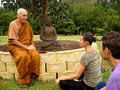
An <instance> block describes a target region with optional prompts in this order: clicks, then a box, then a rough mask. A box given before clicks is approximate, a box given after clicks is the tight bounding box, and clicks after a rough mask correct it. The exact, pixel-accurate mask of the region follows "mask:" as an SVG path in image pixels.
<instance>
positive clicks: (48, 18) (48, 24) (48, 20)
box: [45, 16, 51, 26]
mask: <svg viewBox="0 0 120 90" xmlns="http://www.w3.org/2000/svg"><path fill="white" fill-rule="evenodd" d="M45 25H46V26H51V18H50V17H49V16H46V17H45Z"/></svg>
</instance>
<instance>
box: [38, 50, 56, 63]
mask: <svg viewBox="0 0 120 90" xmlns="http://www.w3.org/2000/svg"><path fill="white" fill-rule="evenodd" d="M40 60H41V63H54V62H56V53H55V52H48V53H46V54H40Z"/></svg>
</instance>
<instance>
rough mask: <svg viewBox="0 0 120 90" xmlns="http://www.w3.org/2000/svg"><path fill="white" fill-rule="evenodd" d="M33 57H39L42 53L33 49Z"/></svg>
mask: <svg viewBox="0 0 120 90" xmlns="http://www.w3.org/2000/svg"><path fill="white" fill-rule="evenodd" d="M32 57H33V58H39V57H40V55H39V53H38V52H37V51H36V50H33V51H32Z"/></svg>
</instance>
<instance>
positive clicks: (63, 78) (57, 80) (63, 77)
mask: <svg viewBox="0 0 120 90" xmlns="http://www.w3.org/2000/svg"><path fill="white" fill-rule="evenodd" d="M65 77H66V76H61V77H59V78H58V79H56V81H55V83H56V84H57V85H59V82H60V80H65Z"/></svg>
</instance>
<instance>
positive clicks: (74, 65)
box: [67, 60, 80, 72]
mask: <svg viewBox="0 0 120 90" xmlns="http://www.w3.org/2000/svg"><path fill="white" fill-rule="evenodd" d="M79 65H80V61H76V60H75V61H67V69H68V71H69V70H71V71H73V72H74V71H76V70H77V68H78V66H79Z"/></svg>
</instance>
